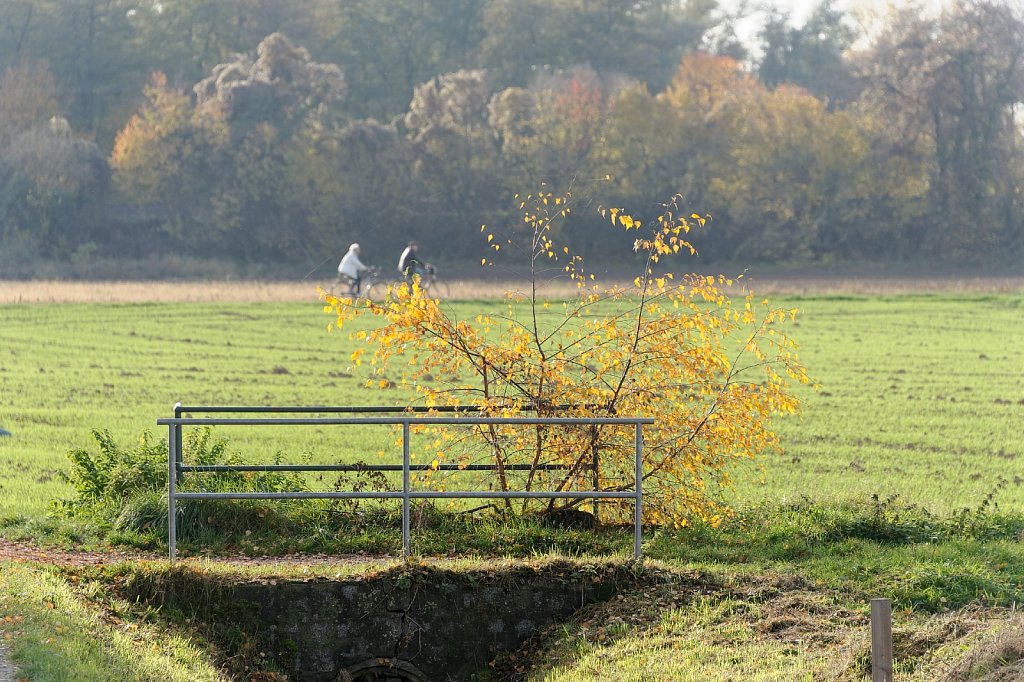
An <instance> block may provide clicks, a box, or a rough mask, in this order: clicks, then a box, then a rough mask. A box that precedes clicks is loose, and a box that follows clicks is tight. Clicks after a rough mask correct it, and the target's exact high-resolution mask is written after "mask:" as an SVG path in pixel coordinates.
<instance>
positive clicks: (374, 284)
mask: <svg viewBox="0 0 1024 682" xmlns="http://www.w3.org/2000/svg"><path fill="white" fill-rule="evenodd" d="M390 284H391V282H390V281H388V280H387V279H385V278H383V277H381V275H380V269H379V268H370V269H369V270H367V271H366V272H365V273H364V274H363V276H362V279H361V280H360V285H361V286H360V289H359V293H358V294H356V292H355V286H356V282H355V280H354V279H352V278H351V277H346V276H345V275H342V274H339V275H338V277H337V278H336V279H335V280H334V284H332V285H331V293H332V294H335V295H336V296H345V297H348V298H352V299H359V298H365V299H368V300H371V301H379V300H381V299H383V298H384V297H385V296H387V291H388V286H389V285H390Z"/></svg>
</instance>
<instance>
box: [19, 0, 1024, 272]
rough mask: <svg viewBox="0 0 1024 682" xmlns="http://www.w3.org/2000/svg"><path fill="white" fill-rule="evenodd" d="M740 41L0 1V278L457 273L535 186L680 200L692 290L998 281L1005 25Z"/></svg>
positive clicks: (581, 233) (642, 16)
mask: <svg viewBox="0 0 1024 682" xmlns="http://www.w3.org/2000/svg"><path fill="white" fill-rule="evenodd" d="M734 20H735V18H730V17H727V16H724V15H723V14H722V13H721V12H720V11H718V10H717V8H716V6H715V4H714V2H713V1H712V0H690V1H689V2H687V3H685V4H683V5H680V4H679V3H676V2H669V1H668V0H653V1H652V2H646V3H640V4H637V3H635V2H631V1H630V2H626V1H624V0H590V1H588V2H585V3H581V2H578V1H577V0H553V1H548V0H545V2H543V3H541V2H539V1H537V2H533V0H527V2H523V0H458V1H455V2H453V1H452V0H443V1H442V0H427V1H426V2H422V1H420V2H416V3H413V2H410V1H409V0H346V1H345V2H340V1H339V0H302V1H298V0H289V1H288V2H284V1H283V0H220V1H219V2H211V1H210V0H176V1H175V2H166V1H161V2H155V1H154V2H150V1H149V0H103V1H102V2H101V1H100V0H9V2H5V3H3V5H2V6H0V70H2V75H0V268H3V269H4V270H6V271H7V272H8V273H11V274H30V272H31V271H32V269H33V268H34V267H36V264H38V263H51V264H52V263H58V264H68V263H70V264H72V265H75V264H88V263H89V262H91V261H93V260H97V259H100V260H102V259H104V258H114V259H117V260H121V261H140V262H141V261H147V259H148V261H147V262H154V261H160V262H164V263H166V262H168V259H167V258H166V256H167V254H175V256H176V257H183V258H193V259H213V260H221V261H225V262H232V263H242V264H247V265H258V264H273V265H274V266H275V267H283V268H288V267H292V268H298V269H301V268H302V267H303V266H305V265H308V264H310V263H316V262H321V261H322V260H323V259H324V258H325V257H329V256H331V255H335V254H336V255H340V253H341V252H342V251H343V250H344V248H345V247H346V246H347V244H348V243H349V242H352V241H359V242H360V243H361V244H362V245H363V250H364V253H366V254H367V255H368V256H369V257H370V258H371V260H378V261H381V260H388V259H391V258H392V256H393V255H394V254H395V253H397V251H398V250H399V247H400V245H401V244H402V243H404V241H406V240H408V239H412V238H415V239H418V240H419V241H421V242H422V243H423V244H424V245H425V246H426V247H427V248H428V249H430V251H431V252H432V254H443V257H444V258H448V259H449V260H450V261H456V260H458V259H467V260H468V259H471V258H473V257H478V255H479V250H478V243H477V242H476V240H475V239H474V235H475V234H477V233H478V231H479V228H480V225H481V224H485V223H486V224H489V225H499V224H507V223H509V222H510V221H515V220H516V219H517V215H518V213H517V208H518V206H517V204H516V201H515V199H514V196H515V195H516V194H517V193H519V192H528V191H531V190H533V189H536V188H537V186H538V185H539V184H541V183H543V184H544V185H545V186H546V187H547V188H548V189H550V190H551V191H555V192H562V191H565V190H566V189H569V188H571V189H572V190H573V192H574V193H575V194H576V195H577V196H581V195H583V196H592V197H593V200H594V201H595V202H599V203H601V204H602V205H606V206H610V205H624V206H629V207H631V208H632V209H633V210H634V211H635V212H636V213H638V214H640V215H643V214H644V213H645V212H646V213H649V214H651V215H654V216H656V215H658V214H659V213H660V203H661V202H663V201H664V200H665V199H666V198H668V197H671V196H673V195H681V196H682V197H683V201H684V202H685V204H686V205H687V206H688V207H690V208H691V209H692V210H694V211H695V212H698V213H700V214H710V215H711V217H712V221H711V225H710V229H708V230H705V231H702V234H701V235H699V236H697V237H696V238H695V243H696V244H697V246H698V248H699V250H700V251H701V253H702V256H704V257H705V258H709V259H711V260H714V259H730V260H744V261H753V260H758V261H786V262H812V261H813V262H823V261H824V262H829V261H841V260H849V261H864V260H885V261H911V260H929V261H947V262H956V263H971V264H978V263H991V262H1002V263H1010V262H1019V260H1020V258H1021V256H1022V254H1024V145H1022V142H1024V139H1022V133H1024V128H1022V126H1021V121H1020V114H1021V111H1022V106H1024V18H1022V16H1021V14H1020V12H1019V11H1017V10H1015V9H1013V8H1011V7H1010V6H1009V5H1006V4H1001V3H996V2H987V1H981V0H978V1H971V0H959V1H958V2H955V3H953V4H952V5H951V6H950V7H948V8H947V10H946V11H944V12H943V13H942V14H940V15H936V16H931V15H927V14H923V13H921V12H919V11H917V10H915V9H913V8H911V9H907V10H904V11H902V12H897V13H893V14H892V15H891V16H889V17H888V18H887V20H886V22H885V23H884V25H880V27H879V28H877V29H876V30H874V31H872V35H871V36H865V35H863V31H860V30H859V29H858V28H857V26H856V24H855V23H854V22H852V20H851V18H850V17H849V16H846V15H845V14H843V13H842V12H839V11H837V10H835V9H833V8H832V6H831V5H830V4H828V3H827V2H826V3H825V4H823V5H821V6H819V7H818V8H817V10H816V11H814V12H813V13H812V15H811V16H810V18H809V19H808V20H807V22H806V23H805V24H804V25H803V26H800V27H794V26H792V25H790V24H789V23H788V22H787V21H786V18H785V17H784V16H781V15H779V14H769V15H768V16H767V18H766V19H765V21H764V22H763V25H762V27H761V31H760V34H759V39H760V50H759V51H758V53H757V54H755V55H751V54H748V53H747V52H746V51H745V50H746V48H745V46H744V45H743V44H741V43H740V42H739V41H738V40H737V39H736V37H735V32H734ZM595 208H596V206H595ZM520 217H521V216H520ZM559 229H560V230H561V233H560V234H559V235H558V236H559V238H560V239H562V240H564V241H566V242H568V243H569V244H571V245H572V247H573V249H574V251H575V252H579V253H582V254H583V255H584V256H587V257H590V258H596V259H598V260H602V259H604V260H608V259H613V258H622V257H623V256H622V255H621V254H622V253H624V251H623V247H628V245H626V244H623V243H621V240H622V239H623V238H622V236H621V235H617V234H616V233H614V232H613V231H610V230H607V229H605V228H604V227H603V226H602V224H601V222H600V218H599V216H598V215H597V212H596V211H579V212H578V213H575V214H573V215H572V216H570V217H569V218H568V219H567V220H566V221H565V222H564V224H563V225H561V226H560V228H559ZM163 274H168V273H163Z"/></svg>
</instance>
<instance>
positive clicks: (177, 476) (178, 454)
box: [174, 400, 184, 483]
mask: <svg viewBox="0 0 1024 682" xmlns="http://www.w3.org/2000/svg"><path fill="white" fill-rule="evenodd" d="M174 418H175V419H181V401H180V400H179V401H178V402H176V403H174ZM174 433H175V437H174V445H175V447H174V452H175V459H174V464H175V467H174V482H175V483H181V478H182V476H184V474H183V473H182V472H181V465H182V464H183V463H184V455H183V454H182V451H181V450H182V449H181V427H180V426H179V427H178V428H176V429H175V430H174Z"/></svg>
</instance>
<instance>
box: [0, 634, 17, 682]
mask: <svg viewBox="0 0 1024 682" xmlns="http://www.w3.org/2000/svg"><path fill="white" fill-rule="evenodd" d="M16 679H18V669H17V668H15V667H14V664H13V663H11V661H10V659H8V658H7V647H6V646H4V644H3V643H2V642H0V682H14V681H15V680H16Z"/></svg>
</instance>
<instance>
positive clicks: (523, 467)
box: [180, 464, 569, 473]
mask: <svg viewBox="0 0 1024 682" xmlns="http://www.w3.org/2000/svg"><path fill="white" fill-rule="evenodd" d="M501 468H502V469H503V470H505V471H531V470H532V471H565V470H566V469H568V468H569V467H567V466H565V465H564V464H538V465H537V466H533V465H532V464H506V465H505V466H503V467H501ZM404 469H405V467H403V466H402V465H401V464H200V465H193V466H181V467H180V471H182V472H184V473H188V472H190V471H196V472H218V471H346V472H351V471H354V472H359V471H403V470H404ZM409 469H410V471H497V470H498V467H497V466H495V465H494V464H438V465H437V466H434V465H433V464H410V465H409Z"/></svg>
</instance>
